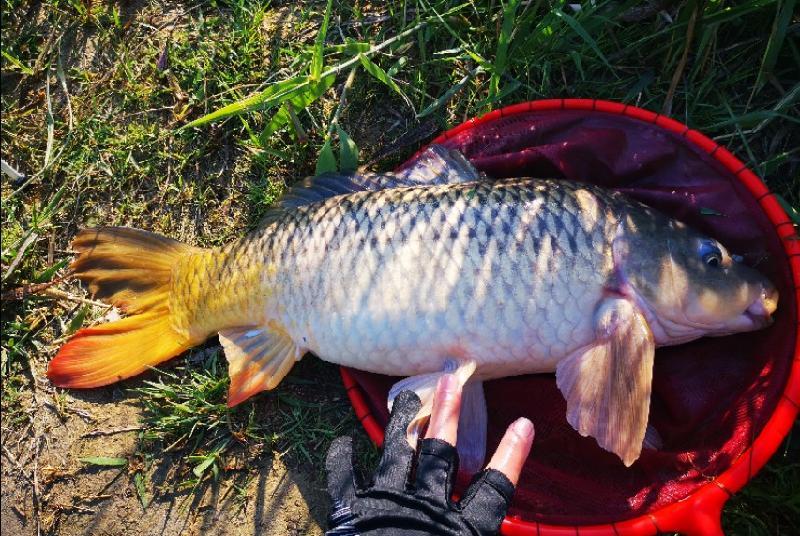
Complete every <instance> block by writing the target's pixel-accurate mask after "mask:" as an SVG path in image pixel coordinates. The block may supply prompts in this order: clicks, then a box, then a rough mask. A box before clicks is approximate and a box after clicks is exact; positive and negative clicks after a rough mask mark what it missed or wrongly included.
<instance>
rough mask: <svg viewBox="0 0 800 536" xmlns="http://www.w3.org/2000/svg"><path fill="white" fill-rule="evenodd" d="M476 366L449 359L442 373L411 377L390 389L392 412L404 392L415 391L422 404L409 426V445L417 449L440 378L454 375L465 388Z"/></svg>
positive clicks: (429, 414) (467, 362)
mask: <svg viewBox="0 0 800 536" xmlns="http://www.w3.org/2000/svg"><path fill="white" fill-rule="evenodd" d="M476 366H477V364H476V363H475V361H473V360H464V361H456V360H453V359H448V360H447V361H445V365H444V367H443V369H442V370H441V371H439V372H430V373H427V374H418V375H416V376H409V377H408V378H405V379H403V380H400V381H399V382H397V383H396V384H394V385H393V386H392V388H391V389H389V400H388V406H389V410H390V411H391V409H392V403H393V402H394V399H395V397H397V395H399V394H400V393H401V392H403V391H413V392H414V393H416V395H417V396H418V397H419V399H420V401H421V402H422V406H421V407H420V409H419V411H418V412H417V416H416V417H415V418H414V420H413V421H411V424H409V426H408V443H409V444H410V445H411V446H412V447H416V444H417V439H418V438H419V435H420V434H421V433H422V429H423V428H424V427H425V425H426V424H427V423H428V419H429V418H430V416H431V409H432V408H433V395H434V393H435V392H436V384H437V383H438V382H439V378H441V377H442V376H443V375H445V374H454V375H455V376H456V378H457V379H458V382H459V383H460V384H461V386H462V388H463V386H464V385H465V384H466V383H467V381H468V380H469V379H470V377H471V376H472V374H473V373H474V372H475V368H476Z"/></svg>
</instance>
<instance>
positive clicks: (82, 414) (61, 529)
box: [2, 367, 335, 536]
mask: <svg viewBox="0 0 800 536" xmlns="http://www.w3.org/2000/svg"><path fill="white" fill-rule="evenodd" d="M331 369H332V372H335V370H334V369H333V368H332V367H331ZM40 372H41V371H40ZM301 374H302V371H301ZM36 383H37V387H38V388H37V390H36V392H35V394H34V395H33V396H34V397H35V399H34V398H31V399H30V400H28V401H27V402H28V403H29V404H28V405H27V407H29V408H34V407H37V406H38V407H39V408H40V409H39V410H38V411H36V412H31V413H29V417H30V422H29V424H28V425H27V426H22V427H19V428H16V429H15V430H12V428H11V423H9V422H6V421H7V420H8V419H7V416H4V419H3V420H4V424H3V436H2V451H3V459H2V481H3V485H2V534H3V535H9V536H12V535H33V534H56V535H64V536H72V535H79V534H87V535H88V534H92V535H127V534H164V535H177V534H188V535H192V534H209V533H214V534H224V535H250V534H252V535H265V536H268V535H276V536H277V535H291V534H309V535H317V534H322V533H323V532H324V530H323V528H322V527H324V524H325V516H326V515H327V509H328V498H327V495H326V493H325V490H324V485H323V483H322V481H321V480H322V479H321V478H320V476H319V472H318V471H315V470H314V468H312V467H307V466H306V467H304V466H303V464H300V463H297V462H296V460H291V459H286V458H291V457H290V456H289V457H286V458H284V457H283V456H281V454H280V453H279V452H266V453H261V454H260V455H258V456H251V455H249V454H247V453H245V452H241V453H239V455H236V454H234V455H233V456H229V457H226V467H225V469H226V470H225V471H224V472H222V476H221V478H219V479H218V480H217V481H216V482H215V481H214V480H213V479H211V478H209V479H206V481H205V483H204V484H203V485H201V486H199V487H198V489H196V490H192V489H182V488H181V485H182V483H183V482H185V471H183V472H182V471H181V461H180V456H179V454H170V453H164V454H163V456H160V457H158V458H157V459H156V460H155V463H153V464H152V466H150V467H149V468H148V469H147V470H145V471H144V474H145V475H146V484H145V496H146V497H147V498H148V500H149V501H150V504H149V505H148V506H147V507H146V508H143V507H142V504H141V502H140V498H139V495H138V493H137V491H136V487H135V484H134V480H133V478H132V477H131V473H132V472H133V471H134V470H135V469H136V467H137V463H141V462H140V461H139V460H137V454H136V452H137V448H136V446H137V441H138V439H137V437H138V434H139V430H140V426H141V424H140V420H139V419H140V414H141V411H142V410H141V408H140V405H139V404H138V403H137V400H136V397H135V396H132V395H129V394H127V391H125V392H123V391H122V390H121V389H120V388H105V389H99V390H93V391H87V392H70V393H68V394H66V395H60V396H59V395H57V396H55V397H54V396H53V393H51V392H48V387H47V386H46V380H43V379H42V377H41V376H40V377H39V378H38V381H37V382H36ZM137 383H140V381H133V382H128V385H126V386H125V387H135V386H136V384H137ZM36 438H38V439H36ZM37 447H38V448H37ZM99 454H101V455H102V456H108V457H122V458H127V459H128V460H129V463H128V467H127V468H126V467H123V468H119V467H108V468H106V467H97V466H89V465H86V464H84V463H81V461H79V458H81V457H85V456H97V455H99Z"/></svg>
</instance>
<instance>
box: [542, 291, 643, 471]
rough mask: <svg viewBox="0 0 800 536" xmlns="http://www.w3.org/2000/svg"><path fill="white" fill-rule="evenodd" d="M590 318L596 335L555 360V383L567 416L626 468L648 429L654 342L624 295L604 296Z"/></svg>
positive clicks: (640, 316) (580, 431)
mask: <svg viewBox="0 0 800 536" xmlns="http://www.w3.org/2000/svg"><path fill="white" fill-rule="evenodd" d="M594 321H595V333H596V335H597V338H596V340H595V341H594V342H593V343H592V344H590V345H589V346H587V347H584V348H582V349H581V350H578V351H577V352H575V353H573V354H572V355H570V356H569V357H567V358H566V359H564V360H563V361H561V362H560V363H559V364H558V366H557V368H556V383H557V384H558V388H559V389H560V390H561V392H562V393H563V395H564V398H566V400H567V421H569V423H570V424H571V425H572V426H573V427H574V428H575V429H576V430H577V431H578V432H579V433H580V434H581V435H582V436H592V437H594V438H595V439H596V440H597V443H598V445H600V446H601V447H602V448H604V449H606V450H608V451H610V452H613V453H614V454H616V455H617V456H619V458H620V459H621V460H622V462H623V463H624V464H625V466H626V467H629V466H630V465H631V464H632V463H633V462H635V461H636V460H637V459H638V458H639V455H640V453H641V451H642V443H643V441H644V437H645V430H646V429H647V418H648V414H649V412H650V390H651V384H652V378H653V358H654V355H655V342H654V340H653V334H652V333H651V331H650V327H649V326H648V325H647V321H646V320H645V318H644V315H643V314H642V313H641V312H640V311H639V310H638V309H637V308H636V307H635V306H634V305H633V304H632V303H631V302H630V301H628V300H626V299H624V298H608V299H606V300H604V301H603V302H602V303H601V304H600V305H599V306H598V308H597V310H596V311H595V316H594Z"/></svg>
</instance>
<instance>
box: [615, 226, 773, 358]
mask: <svg viewBox="0 0 800 536" xmlns="http://www.w3.org/2000/svg"><path fill="white" fill-rule="evenodd" d="M639 230H640V231H648V232H641V233H640V235H639V236H635V237H634V238H633V239H632V240H630V241H628V243H627V244H626V245H625V255H624V256H623V257H624V258H622V270H621V273H622V274H624V275H623V277H624V278H625V280H626V284H628V285H629V288H631V289H632V290H633V293H634V294H635V296H636V298H637V301H638V302H639V303H640V304H641V305H642V308H643V309H644V310H645V314H646V316H647V317H648V321H649V323H650V326H651V329H652V331H653V334H654V336H655V338H656V342H657V344H659V345H669V344H680V343H683V342H687V341H690V340H693V339H696V338H699V337H703V336H723V335H730V334H733V333H740V332H745V331H754V330H758V329H762V328H765V327H767V326H769V325H770V324H771V323H772V313H774V312H775V310H776V308H777V306H778V291H777V289H776V288H775V286H774V285H773V284H772V282H771V281H770V280H769V279H767V278H766V277H764V276H763V275H762V274H761V273H759V272H758V271H757V270H755V269H754V268H751V267H750V266H747V265H746V264H744V262H743V260H742V258H741V257H739V256H736V255H732V254H731V253H730V252H729V251H728V250H727V249H726V248H725V246H724V245H722V244H721V243H720V242H719V241H718V240H715V239H713V238H710V237H708V236H704V235H702V234H700V233H698V232H696V231H694V230H693V229H691V228H690V227H688V226H687V225H685V224H683V223H681V222H678V221H675V220H668V219H667V218H658V219H657V220H656V224H655V225H644V226H639ZM647 235H649V236H647ZM617 257H618V256H617V255H616V254H615V260H616V258H617Z"/></svg>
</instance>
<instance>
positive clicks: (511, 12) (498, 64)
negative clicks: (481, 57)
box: [489, 0, 519, 99]
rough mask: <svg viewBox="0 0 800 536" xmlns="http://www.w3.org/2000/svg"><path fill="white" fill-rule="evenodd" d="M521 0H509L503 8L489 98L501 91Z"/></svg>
mask: <svg viewBox="0 0 800 536" xmlns="http://www.w3.org/2000/svg"><path fill="white" fill-rule="evenodd" d="M518 7H519V0H508V3H507V4H506V5H505V7H504V8H503V26H502V27H501V29H500V35H499V36H498V38H497V51H496V52H495V55H494V69H493V70H492V77H491V79H490V80H489V98H490V99H491V98H492V97H494V96H495V95H497V94H498V93H500V77H502V76H503V74H504V73H505V71H506V66H507V63H508V47H509V45H510V44H511V37H512V32H513V31H514V21H515V19H516V17H517V8H518Z"/></svg>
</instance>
